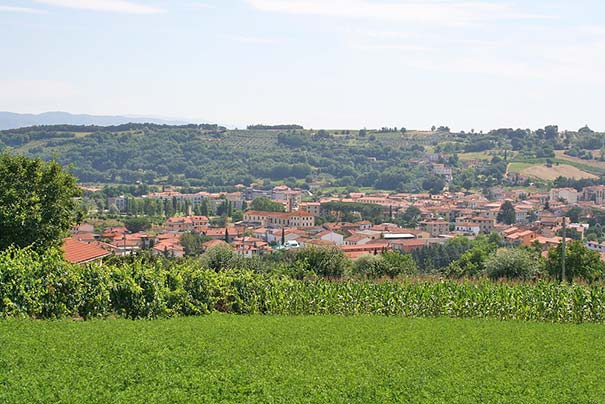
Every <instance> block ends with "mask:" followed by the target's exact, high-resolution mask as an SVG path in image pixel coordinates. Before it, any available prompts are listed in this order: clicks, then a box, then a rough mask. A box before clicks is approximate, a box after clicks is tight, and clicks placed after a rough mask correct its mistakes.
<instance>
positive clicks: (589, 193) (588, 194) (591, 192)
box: [582, 185, 605, 205]
mask: <svg viewBox="0 0 605 404" xmlns="http://www.w3.org/2000/svg"><path fill="white" fill-rule="evenodd" d="M582 200H584V201H592V202H594V203H596V204H597V205H601V204H603V201H605V185H594V186H591V187H584V188H583V189H582Z"/></svg>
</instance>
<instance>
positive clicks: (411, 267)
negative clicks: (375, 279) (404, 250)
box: [381, 251, 418, 279]
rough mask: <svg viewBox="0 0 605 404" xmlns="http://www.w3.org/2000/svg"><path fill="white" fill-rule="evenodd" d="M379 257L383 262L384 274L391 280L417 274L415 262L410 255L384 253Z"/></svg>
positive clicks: (392, 252)
mask: <svg viewBox="0 0 605 404" xmlns="http://www.w3.org/2000/svg"><path fill="white" fill-rule="evenodd" d="M381 257H382V259H383V260H384V262H385V273H384V274H385V275H386V276H388V277H389V278H391V279H393V278H395V277H396V276H400V275H413V274H416V273H418V268H417V267H416V262H415V261H414V259H413V258H412V256H411V255H410V254H401V253H398V252H394V251H385V252H384V253H383V254H382V255H381Z"/></svg>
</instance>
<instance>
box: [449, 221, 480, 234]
mask: <svg viewBox="0 0 605 404" xmlns="http://www.w3.org/2000/svg"><path fill="white" fill-rule="evenodd" d="M455 230H456V231H457V232H460V233H464V234H473V235H475V236H476V235H478V234H479V233H481V226H480V225H479V224H477V223H473V222H456V229H455Z"/></svg>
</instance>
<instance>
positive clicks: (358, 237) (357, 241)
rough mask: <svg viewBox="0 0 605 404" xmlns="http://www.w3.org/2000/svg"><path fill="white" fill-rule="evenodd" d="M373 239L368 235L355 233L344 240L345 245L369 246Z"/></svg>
mask: <svg viewBox="0 0 605 404" xmlns="http://www.w3.org/2000/svg"><path fill="white" fill-rule="evenodd" d="M370 240H371V238H369V237H368V236H366V235H363V234H358V233H355V234H353V235H352V236H349V237H347V238H346V239H344V245H363V244H367V243H368V242H369V241H370Z"/></svg>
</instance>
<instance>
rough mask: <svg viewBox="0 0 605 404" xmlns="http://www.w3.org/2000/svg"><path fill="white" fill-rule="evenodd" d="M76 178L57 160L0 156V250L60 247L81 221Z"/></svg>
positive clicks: (8, 155) (79, 192)
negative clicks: (74, 226)
mask: <svg viewBox="0 0 605 404" xmlns="http://www.w3.org/2000/svg"><path fill="white" fill-rule="evenodd" d="M80 195H81V191H80V189H79V188H78V186H77V183H76V177H75V176H73V175H72V174H71V173H69V172H67V171H66V170H64V169H63V167H61V165H59V163H57V162H56V161H51V162H44V161H42V160H41V159H38V158H36V159H31V158H27V157H24V156H13V155H10V154H7V153H2V154H0V250H4V249H6V248H7V247H8V246H10V245H15V246H17V247H26V246H32V247H33V248H35V249H36V250H44V249H46V248H48V247H53V246H59V245H61V243H62V242H63V238H64V237H65V236H66V235H67V231H68V230H69V229H70V228H71V227H72V226H73V225H74V224H76V223H78V221H79V220H80V219H81V216H82V214H81V212H78V209H77V207H78V202H77V201H76V199H75V198H76V197H78V196H80Z"/></svg>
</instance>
